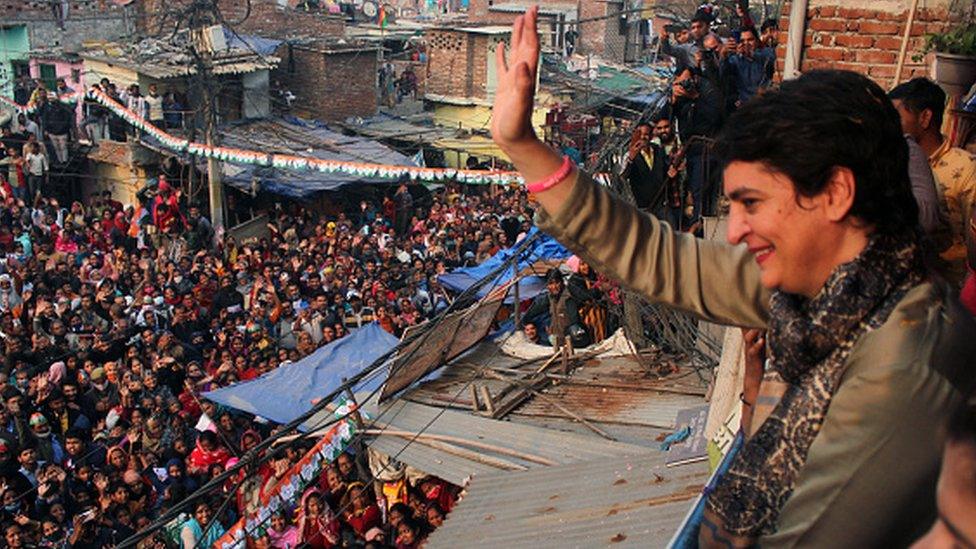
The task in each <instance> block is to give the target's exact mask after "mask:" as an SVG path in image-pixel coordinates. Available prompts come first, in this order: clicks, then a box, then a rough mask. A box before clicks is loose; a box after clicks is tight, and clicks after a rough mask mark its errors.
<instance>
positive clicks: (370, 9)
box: [363, 1, 379, 18]
mask: <svg viewBox="0 0 976 549" xmlns="http://www.w3.org/2000/svg"><path fill="white" fill-rule="evenodd" d="M378 13H379V8H377V7H376V2H370V1H366V2H363V15H365V16H366V17H371V18H372V17H376V15H377V14H378Z"/></svg>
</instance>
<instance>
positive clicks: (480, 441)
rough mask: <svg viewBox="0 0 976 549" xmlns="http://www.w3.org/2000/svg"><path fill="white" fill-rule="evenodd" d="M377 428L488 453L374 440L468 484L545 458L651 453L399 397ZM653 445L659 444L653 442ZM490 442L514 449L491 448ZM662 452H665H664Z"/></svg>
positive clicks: (413, 461) (438, 473) (590, 436)
mask: <svg viewBox="0 0 976 549" xmlns="http://www.w3.org/2000/svg"><path fill="white" fill-rule="evenodd" d="M375 427H376V428H379V429H385V430H388V431H401V432H406V433H417V432H423V433H424V434H429V435H444V436H448V437H451V439H450V440H449V444H450V445H452V446H454V447H455V448H459V449H461V450H463V452H461V453H463V454H477V456H478V457H483V458H484V459H483V460H479V459H477V458H474V459H472V458H471V457H465V456H463V455H458V454H457V453H452V452H451V451H445V450H443V449H439V448H434V447H432V446H429V445H427V444H425V442H424V440H423V439H416V440H412V438H411V437H406V438H403V437H399V436H392V435H380V436H377V437H375V438H374V440H373V441H372V442H371V443H370V448H372V449H373V450H376V451H379V452H381V453H383V454H386V455H388V456H391V457H394V458H396V459H397V460H399V461H401V462H404V463H407V464H409V465H411V466H413V467H415V468H417V469H420V470H421V471H424V472H426V473H428V474H432V475H436V476H438V477H441V478H443V479H444V480H447V481H449V482H451V483H454V484H458V485H463V484H465V483H466V481H467V480H468V479H469V478H471V477H478V476H481V475H485V474H493V473H497V472H507V473H510V472H512V471H513V470H516V469H523V470H524V469H534V468H538V467H546V466H548V465H547V464H546V463H540V462H539V461H546V462H551V463H552V464H567V463H576V462H581V461H589V460H593V459H598V458H616V457H620V456H628V455H635V454H641V453H644V452H646V451H647V448H646V447H642V446H638V445H635V444H626V443H621V442H613V441H609V440H605V439H602V438H599V437H597V436H595V435H593V434H579V433H572V432H566V431H558V430H555V429H547V428H544V427H537V426H532V425H525V424H521V423H516V422H510V421H499V420H494V419H490V418H486V417H482V416H480V415H475V414H473V413H469V412H460V411H455V410H446V409H442V408H435V407H432V406H425V405H422V404H416V403H413V402H408V401H405V400H398V401H395V402H393V403H392V404H391V405H390V406H388V407H385V408H383V412H381V413H380V414H379V415H378V417H377V418H376V420H375ZM465 440H466V441H473V442H474V443H475V444H476V446H471V445H466V444H465V443H464V441H465ZM438 442H440V441H438ZM648 443H649V444H655V442H654V441H653V440H651V441H648ZM486 445H487V446H490V447H493V448H501V449H504V450H507V451H509V452H498V451H493V450H492V449H486ZM510 452H516V453H520V454H524V455H528V456H532V457H533V458H541V459H540V460H536V461H533V460H532V459H522V458H520V457H513V456H512V455H511V454H510ZM656 453H659V454H661V456H663V455H664V454H663V453H661V452H656ZM661 459H662V460H663V457H662V458H661ZM499 463H508V464H511V467H500V466H498V465H497V464H499Z"/></svg>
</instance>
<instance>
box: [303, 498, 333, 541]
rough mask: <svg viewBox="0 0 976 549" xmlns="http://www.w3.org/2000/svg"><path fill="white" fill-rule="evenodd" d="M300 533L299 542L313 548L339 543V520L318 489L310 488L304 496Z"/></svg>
mask: <svg viewBox="0 0 976 549" xmlns="http://www.w3.org/2000/svg"><path fill="white" fill-rule="evenodd" d="M298 535H299V542H300V543H304V544H306V545H307V546H308V547H309V548H311V549H332V548H333V547H336V546H338V545H339V541H340V539H341V538H340V536H339V521H338V520H336V518H335V516H334V515H333V514H332V509H330V508H329V506H328V505H327V504H326V503H325V501H324V500H323V499H322V494H321V493H320V492H319V491H318V490H315V489H313V490H310V491H308V492H306V494H305V496H304V497H302V508H301V518H299V519H298Z"/></svg>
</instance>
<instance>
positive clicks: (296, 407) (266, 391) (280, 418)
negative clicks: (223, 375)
mask: <svg viewBox="0 0 976 549" xmlns="http://www.w3.org/2000/svg"><path fill="white" fill-rule="evenodd" d="M398 341H399V340H397V338H395V337H393V336H392V335H390V334H389V333H387V332H386V331H385V330H383V328H380V326H379V325H378V324H376V323H375V322H374V323H372V324H369V325H367V326H366V327H364V328H360V329H358V330H356V331H354V332H352V333H351V334H349V335H348V336H346V337H344V338H342V339H339V340H337V341H333V342H332V343H329V344H328V345H326V346H324V347H321V348H319V349H318V350H316V351H315V352H314V353H312V354H310V355H308V356H307V357H305V358H303V359H301V360H299V361H298V362H295V363H294V364H288V365H285V366H280V367H278V368H276V369H274V370H272V371H270V372H268V373H266V374H264V375H263V376H261V377H259V378H257V379H253V380H251V381H244V382H241V383H237V384H235V385H231V386H230V387H223V388H221V389H217V390H215V391H210V392H208V393H204V397H206V398H208V399H209V400H212V401H213V402H216V403H217V404H223V405H224V406H229V407H231V408H234V409H236V410H242V411H244V412H248V413H250V414H254V415H256V416H261V417H263V418H267V419H270V420H271V421H274V422H276V423H288V422H289V421H292V420H293V419H295V418H297V417H298V416H300V415H301V414H303V413H304V412H307V411H308V410H309V409H310V408H311V407H312V405H313V403H314V401H315V400H316V399H319V398H322V397H324V396H326V395H328V394H329V393H331V392H332V391H334V390H335V389H337V388H338V387H339V386H340V385H341V384H342V380H343V378H350V377H352V376H354V375H356V374H358V373H359V372H361V371H362V369H363V368H365V367H366V366H369V365H370V364H372V363H373V361H375V360H376V359H377V358H379V357H380V356H382V355H383V353H385V352H387V351H389V350H390V349H392V348H393V347H394V346H396V344H397V343H398ZM382 382H383V376H376V377H374V378H372V379H370V380H369V381H368V382H366V383H364V384H362V385H358V386H357V387H356V390H359V391H372V390H374V389H376V388H378V387H379V386H380V385H381V384H382Z"/></svg>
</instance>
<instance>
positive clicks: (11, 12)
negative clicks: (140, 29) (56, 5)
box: [0, 0, 124, 21]
mask: <svg viewBox="0 0 976 549" xmlns="http://www.w3.org/2000/svg"><path fill="white" fill-rule="evenodd" d="M70 5H71V7H70V9H69V10H68V17H69V18H70V17H71V16H72V15H75V16H78V17H86V16H88V17H90V16H92V15H99V14H107V13H118V14H121V13H122V10H123V9H124V8H123V7H122V6H119V5H118V4H116V3H115V2H113V1H112V0H71V2H70ZM27 17H47V18H52V17H53V13H52V11H51V2H50V1H49V0H0V20H3V21H6V20H11V19H20V18H27Z"/></svg>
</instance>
